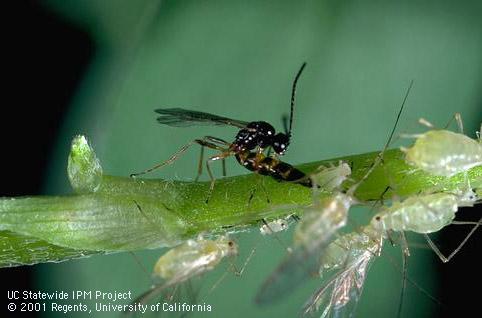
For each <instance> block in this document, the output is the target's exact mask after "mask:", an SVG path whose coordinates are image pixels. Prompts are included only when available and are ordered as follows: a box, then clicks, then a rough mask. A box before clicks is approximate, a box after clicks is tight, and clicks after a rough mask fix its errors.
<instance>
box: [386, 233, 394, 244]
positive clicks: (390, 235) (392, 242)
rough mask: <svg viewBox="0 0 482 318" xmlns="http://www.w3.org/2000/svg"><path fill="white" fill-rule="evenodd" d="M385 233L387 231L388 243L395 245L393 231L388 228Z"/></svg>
mask: <svg viewBox="0 0 482 318" xmlns="http://www.w3.org/2000/svg"><path fill="white" fill-rule="evenodd" d="M386 233H387V238H388V241H389V242H390V245H392V246H395V240H394V239H393V238H392V233H393V231H392V230H388V231H386Z"/></svg>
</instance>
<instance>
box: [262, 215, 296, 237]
mask: <svg viewBox="0 0 482 318" xmlns="http://www.w3.org/2000/svg"><path fill="white" fill-rule="evenodd" d="M288 226H289V224H288V221H287V220H285V219H276V220H273V221H270V222H266V223H265V224H263V225H262V226H261V227H260V228H259V231H260V232H261V234H262V235H271V234H274V233H277V232H281V231H284V230H286V229H287V228H288Z"/></svg>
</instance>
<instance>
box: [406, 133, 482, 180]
mask: <svg viewBox="0 0 482 318" xmlns="http://www.w3.org/2000/svg"><path fill="white" fill-rule="evenodd" d="M402 151H404V152H405V155H406V156H405V159H406V160H407V162H409V163H410V164H412V165H414V166H416V167H418V168H421V169H423V170H425V171H427V172H429V173H431V174H434V175H437V176H445V177H451V176H453V175H455V174H457V173H460V172H464V171H467V170H468V169H471V168H473V167H476V166H480V165H482V142H481V140H480V132H479V140H478V141H477V140H475V139H472V138H469V137H467V136H466V135H464V134H460V133H455V132H452V131H449V130H429V131H427V132H426V133H423V134H421V135H417V140H416V141H415V144H414V145H413V146H412V147H410V148H408V149H405V148H402Z"/></svg>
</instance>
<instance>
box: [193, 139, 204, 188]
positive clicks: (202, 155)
mask: <svg viewBox="0 0 482 318" xmlns="http://www.w3.org/2000/svg"><path fill="white" fill-rule="evenodd" d="M203 160H204V146H201V153H200V154H199V162H198V166H197V176H196V178H194V182H197V181H198V180H199V177H200V176H201V174H202V173H203Z"/></svg>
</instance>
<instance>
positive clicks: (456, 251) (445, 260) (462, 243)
mask: <svg viewBox="0 0 482 318" xmlns="http://www.w3.org/2000/svg"><path fill="white" fill-rule="evenodd" d="M481 222H482V218H480V219H479V221H478V222H477V224H476V225H475V226H474V227H473V228H472V230H470V232H469V234H467V236H466V237H465V238H464V239H463V240H462V242H461V243H460V244H459V246H457V248H456V249H455V250H454V251H453V252H452V253H450V255H449V256H447V257H446V256H444V255H443V254H442V252H441V251H440V249H439V248H438V247H437V246H436V245H435V243H434V242H433V241H432V240H431V239H430V237H429V236H428V235H427V234H424V235H423V236H424V237H425V239H426V240H427V243H428V245H430V247H431V248H432V250H433V251H434V252H435V254H437V256H438V257H439V258H440V260H441V261H442V262H444V263H447V262H448V261H450V260H451V259H452V257H454V256H455V254H457V253H458V251H460V250H461V249H462V247H463V246H464V245H465V243H467V241H468V240H469V238H470V237H471V236H472V235H473V234H474V233H475V231H476V230H477V229H478V227H479V226H480V225H481V224H482V223H481Z"/></svg>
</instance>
